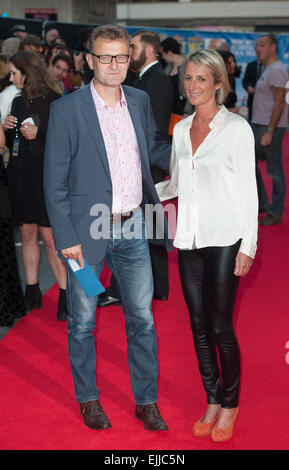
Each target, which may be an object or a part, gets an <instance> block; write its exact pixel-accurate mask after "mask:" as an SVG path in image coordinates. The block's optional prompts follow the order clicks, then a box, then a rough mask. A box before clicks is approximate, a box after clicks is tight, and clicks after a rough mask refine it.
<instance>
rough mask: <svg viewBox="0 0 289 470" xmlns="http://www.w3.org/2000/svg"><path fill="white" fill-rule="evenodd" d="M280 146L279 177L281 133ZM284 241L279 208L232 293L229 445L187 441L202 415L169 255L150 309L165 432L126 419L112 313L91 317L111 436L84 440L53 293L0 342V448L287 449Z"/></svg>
mask: <svg viewBox="0 0 289 470" xmlns="http://www.w3.org/2000/svg"><path fill="white" fill-rule="evenodd" d="M284 147H285V148H286V151H285V152H284V162H286V172H287V176H288V175H289V134H288V133H287V136H286V140H285V146H284ZM268 184H269V183H268ZM288 188H289V182H288ZM288 192H289V191H288ZM287 200H288V199H287ZM288 240H289V208H288V202H287V207H286V213H285V218H284V223H282V224H281V225H278V226H275V227H261V228H260V230H259V244H258V245H259V249H258V252H257V258H256V261H255V263H254V267H253V268H252V270H251V273H250V275H248V277H247V278H245V279H243V280H242V281H241V286H240V289H239V294H238V299H237V307H236V332H237V335H238V338H239V342H240V347H241V352H242V384H241V394H240V414H239V417H238V420H237V423H236V426H235V433H234V436H233V438H232V440H231V441H229V442H227V443H224V444H215V443H213V442H212V441H211V439H210V438H209V437H208V438H195V437H194V436H193V435H192V425H193V422H194V421H195V420H197V419H198V418H199V417H200V416H201V414H202V413H203V411H204V408H205V396H204V392H203V389H202V385H201V380H200V376H199V372H198V368H197V362H196V356H195V353H194V350H193V342H192V335H191V331H190V326H189V320H188V315H187V312H186V308H185V304H184V301H183V298H182V294H181V288H180V283H179V277H178V271H177V260H176V252H174V253H172V255H171V256H170V277H171V291H170V299H169V301H168V302H155V303H154V304H153V310H154V316H155V323H156V329H157V335H158V341H159V360H160V379H159V404H160V409H161V412H162V414H163V415H164V417H165V419H166V421H167V423H168V425H169V427H170V430H169V431H168V432H163V433H150V432H147V431H145V430H144V428H143V425H142V423H140V422H138V421H137V420H136V419H135V418H134V403H133V397H132V393H131V389H130V383H129V375H128V366H127V360H126V345H125V334H124V319H123V313H122V310H121V308H119V307H114V308H108V309H102V310H99V311H98V312H97V318H98V326H97V330H98V338H99V341H98V355H99V360H98V384H99V387H100V390H101V401H102V404H103V406H104V408H105V410H106V411H107V414H108V415H109V418H110V420H111V422H112V425H113V427H112V428H111V429H109V430H106V431H93V430H90V429H88V428H86V427H85V426H84V425H83V424H82V418H81V416H80V413H79V406H78V404H77V403H76V401H75V398H74V392H73V383H72V377H71V373H70V365H69V360H68V354H67V346H66V324H65V323H61V322H58V321H57V320H56V294H57V289H56V287H55V286H54V287H53V288H52V289H51V290H50V291H49V292H48V293H47V294H46V295H45V297H44V302H43V308H42V309H41V310H38V311H37V310H35V311H33V312H32V313H31V314H29V315H28V316H26V317H25V318H23V319H22V320H21V321H19V323H18V324H17V325H16V326H15V327H14V328H13V330H12V331H11V332H10V333H9V334H8V335H7V336H6V337H5V338H4V339H3V340H2V341H1V343H0V357H1V365H0V397H1V426H0V449H2V450H3V449H6V450H13V449H19V450H28V449H31V450H35V449H41V450H46V449H49V450H50V449H59V450H61V449H68V450H69V449H83V450H84V449H87V450H89V449H91V450H96V449H106V450H110V449H111V450H114V449H115V450H122V449H125V450H128V449H136V450H146V449H151V450H156V449H158V450H163V449H164V450H170V449H172V450H186V449H191V450H198V449H202V450H205V449H240V450H241V449H248V450H249V449H256V450H258V449H288V448H289V426H288V422H289V402H288V392H289V360H288V363H287V362H286V354H287V353H289V343H288V345H287V342H289V296H288V289H289V284H288V265H289V250H288ZM286 345H287V349H286ZM288 356H289V354H288Z"/></svg>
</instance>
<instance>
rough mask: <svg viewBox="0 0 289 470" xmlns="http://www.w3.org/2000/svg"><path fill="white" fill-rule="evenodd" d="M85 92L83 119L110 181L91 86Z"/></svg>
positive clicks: (82, 106) (82, 108)
mask: <svg viewBox="0 0 289 470" xmlns="http://www.w3.org/2000/svg"><path fill="white" fill-rule="evenodd" d="M83 91H85V94H84V97H83V102H82V105H81V111H82V114H83V118H84V121H85V123H86V127H87V130H88V132H89V134H90V137H91V138H92V139H93V140H94V143H95V147H96V150H97V152H98V155H99V156H100V159H101V161H102V163H103V166H104V169H105V171H106V173H107V176H108V177H109V179H111V175H110V170H109V164H108V158H107V153H106V149H105V143H104V140H103V136H102V132H101V128H100V124H99V120H98V116H97V112H96V109H95V105H94V101H93V96H92V94H91V91H90V84H89V85H87V87H86V89H84V90H83Z"/></svg>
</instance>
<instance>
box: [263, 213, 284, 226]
mask: <svg viewBox="0 0 289 470" xmlns="http://www.w3.org/2000/svg"><path fill="white" fill-rule="evenodd" d="M281 222H282V215H274V214H268V215H266V217H264V219H262V220H261V222H260V225H276V224H281Z"/></svg>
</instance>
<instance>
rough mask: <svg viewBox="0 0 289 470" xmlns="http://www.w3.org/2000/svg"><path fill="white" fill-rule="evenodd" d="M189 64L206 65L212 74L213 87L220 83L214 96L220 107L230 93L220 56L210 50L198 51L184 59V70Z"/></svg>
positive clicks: (224, 66)
mask: <svg viewBox="0 0 289 470" xmlns="http://www.w3.org/2000/svg"><path fill="white" fill-rule="evenodd" d="M190 62H193V63H194V64H197V65H200V66H201V65H206V66H207V67H209V69H210V70H211V72H212V75H213V77H214V83H215V85H216V84H219V83H222V87H221V88H220V89H219V90H217V91H216V96H215V98H216V103H217V105H218V106H222V104H223V103H224V101H225V99H226V97H227V95H228V93H229V91H230V83H229V78H228V73H227V68H226V65H225V62H224V60H223V58H222V56H221V55H220V54H219V53H218V52H217V51H213V50H212V49H199V50H197V51H195V52H193V53H192V54H190V55H189V56H188V57H187V58H186V61H185V67H184V70H185V69H186V67H187V65H188V63H190Z"/></svg>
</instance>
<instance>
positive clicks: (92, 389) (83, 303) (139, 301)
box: [67, 210, 158, 405]
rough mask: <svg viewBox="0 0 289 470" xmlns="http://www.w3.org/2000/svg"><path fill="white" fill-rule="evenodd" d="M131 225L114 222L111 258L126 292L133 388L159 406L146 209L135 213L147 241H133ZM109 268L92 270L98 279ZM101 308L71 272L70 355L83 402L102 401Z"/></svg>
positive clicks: (142, 398)
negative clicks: (99, 358)
mask: <svg viewBox="0 0 289 470" xmlns="http://www.w3.org/2000/svg"><path fill="white" fill-rule="evenodd" d="M129 220H130V221H131V220H132V219H129ZM127 222H128V221H125V222H115V223H111V227H110V228H111V230H110V239H109V241H108V246H107V250H106V254H105V258H106V261H107V264H108V266H109V268H110V270H111V271H112V272H113V273H114V275H115V278H116V280H117V283H118V287H119V291H120V294H121V299H122V305H123V310H124V314H125V320H126V322H125V328H126V335H127V353H128V364H129V370H130V380H131V387H132V391H133V395H134V399H135V402H136V404H139V405H141V404H147V403H155V402H157V377H158V359H157V340H156V332H155V328H154V321H153V315H152V311H151V302H152V296H153V277H152V269H151V261H150V254H149V247H148V242H147V240H146V239H145V236H144V231H145V224H144V220H143V214H142V211H141V210H138V211H137V212H135V213H134V215H133V223H134V227H136V226H138V227H139V229H140V230H139V231H140V232H142V234H143V235H142V237H141V238H139V239H136V238H135V239H131V240H130V239H127V238H128V232H129V229H128V228H126V225H127ZM130 223H131V222H130ZM125 224H126V225H125ZM103 264H104V261H103V262H101V263H99V264H98V265H96V266H91V268H92V269H93V271H94V272H95V273H96V275H97V276H99V275H100V273H101V271H102V268H103ZM96 307H97V296H96V297H93V298H88V297H87V296H86V294H85V292H84V291H83V289H82V288H81V286H80V284H79V283H78V281H77V280H76V278H75V277H74V275H73V274H72V272H71V271H70V270H69V269H67V309H68V313H69V315H68V325H67V334H68V352H69V358H70V363H71V369H72V375H73V380H74V386H75V395H76V399H77V401H78V402H79V403H84V402H87V401H91V400H98V399H99V390H98V388H97V385H96V350H95V337H94V335H93V332H94V329H95V310H96Z"/></svg>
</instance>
